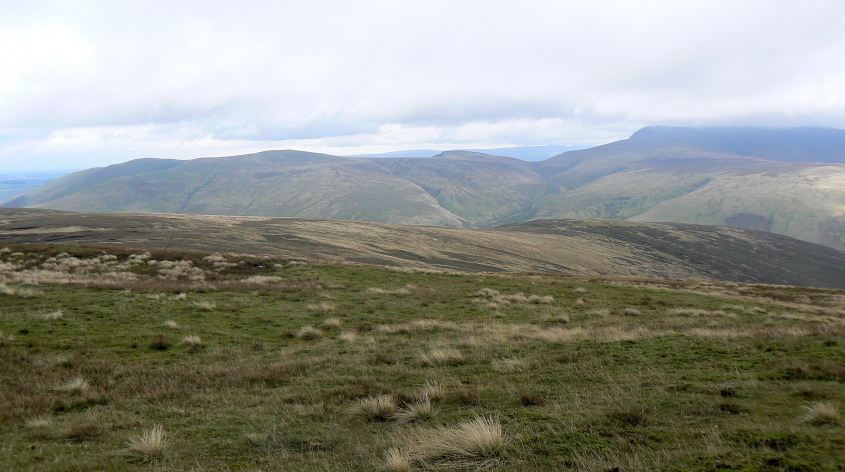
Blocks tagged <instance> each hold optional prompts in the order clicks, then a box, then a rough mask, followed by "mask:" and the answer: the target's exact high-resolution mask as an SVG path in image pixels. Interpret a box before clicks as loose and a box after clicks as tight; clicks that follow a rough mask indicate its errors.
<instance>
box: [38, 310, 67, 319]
mask: <svg viewBox="0 0 845 472" xmlns="http://www.w3.org/2000/svg"><path fill="white" fill-rule="evenodd" d="M41 317H42V318H44V319H45V320H53V321H55V320H60V319H62V318H64V317H65V313H64V312H63V311H62V310H55V311H51V312H49V313H44V314H43V315H41Z"/></svg>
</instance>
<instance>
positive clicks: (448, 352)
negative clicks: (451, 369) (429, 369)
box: [420, 348, 464, 366]
mask: <svg viewBox="0 0 845 472" xmlns="http://www.w3.org/2000/svg"><path fill="white" fill-rule="evenodd" d="M420 360H421V361H422V363H423V364H426V365H431V366H436V365H455V364H460V363H462V362H463V361H464V353H462V352H461V351H459V350H457V349H451V348H435V349H432V350H430V351H428V352H424V353H422V354H420Z"/></svg>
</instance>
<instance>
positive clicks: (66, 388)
mask: <svg viewBox="0 0 845 472" xmlns="http://www.w3.org/2000/svg"><path fill="white" fill-rule="evenodd" d="M88 387H89V384H88V381H87V380H85V379H84V378H82V377H74V378H72V379H70V380H68V381H67V382H65V383H63V384H61V385H59V386H58V387H56V388H55V390H56V391H59V392H67V393H71V394H73V393H85V392H86V391H87V390H88Z"/></svg>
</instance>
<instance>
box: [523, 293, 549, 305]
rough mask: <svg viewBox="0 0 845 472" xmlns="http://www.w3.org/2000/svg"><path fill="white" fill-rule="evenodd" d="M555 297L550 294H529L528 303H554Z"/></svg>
mask: <svg viewBox="0 0 845 472" xmlns="http://www.w3.org/2000/svg"><path fill="white" fill-rule="evenodd" d="M554 301H555V297H553V296H551V295H529V296H528V303H533V304H535V305H539V304H546V305H547V304H549V303H554Z"/></svg>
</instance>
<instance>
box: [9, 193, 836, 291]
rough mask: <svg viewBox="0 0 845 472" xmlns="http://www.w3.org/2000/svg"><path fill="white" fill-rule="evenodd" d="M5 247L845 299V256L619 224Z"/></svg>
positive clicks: (119, 236)
mask: <svg viewBox="0 0 845 472" xmlns="http://www.w3.org/2000/svg"><path fill="white" fill-rule="evenodd" d="M0 241H10V242H12V241H14V242H68V243H69V242H74V243H85V244H99V245H114V244H120V245H124V246H129V247H137V248H148V249H154V248H169V249H179V250H199V251H209V250H211V251H220V252H236V253H242V254H244V253H245V254H253V255H276V256H278V255H283V256H285V257H291V258H308V259H313V260H323V261H343V262H352V263H364V264H377V265H386V266H393V267H402V268H415V269H434V270H459V271H467V270H468V271H483V272H499V271H522V272H526V271H531V272H556V273H568V274H592V275H614V276H635V277H668V278H678V279H691V278H694V279H717V280H731V281H738V282H757V283H775V284H788V285H805V286H822V287H837V288H845V254H843V253H842V252H839V251H836V250H833V249H830V248H827V247H824V246H818V245H814V244H809V243H805V242H802V241H798V240H795V239H790V238H785V237H782V236H777V235H774V234H771V233H762V232H755V231H747V230H741V229H736V228H729V227H712V226H697V225H684V224H657V223H634V222H625V221H618V220H615V221H614V220H557V221H535V222H528V223H522V224H515V225H508V226H502V227H498V228H493V229H490V230H470V229H457V228H439V227H415V226H397V225H386V224H377V223H367V222H355V221H333V220H305V219H298V218H258V217H252V218H250V217H222V216H216V217H213V216H190V215H140V214H80V213H64V212H50V211H43V210H15V209H0Z"/></svg>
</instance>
